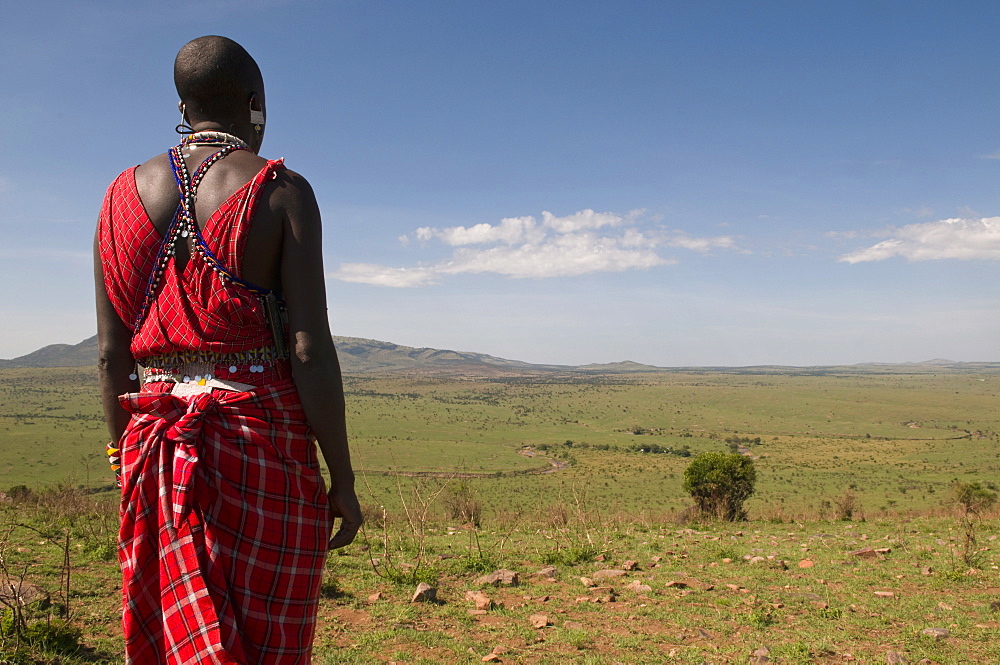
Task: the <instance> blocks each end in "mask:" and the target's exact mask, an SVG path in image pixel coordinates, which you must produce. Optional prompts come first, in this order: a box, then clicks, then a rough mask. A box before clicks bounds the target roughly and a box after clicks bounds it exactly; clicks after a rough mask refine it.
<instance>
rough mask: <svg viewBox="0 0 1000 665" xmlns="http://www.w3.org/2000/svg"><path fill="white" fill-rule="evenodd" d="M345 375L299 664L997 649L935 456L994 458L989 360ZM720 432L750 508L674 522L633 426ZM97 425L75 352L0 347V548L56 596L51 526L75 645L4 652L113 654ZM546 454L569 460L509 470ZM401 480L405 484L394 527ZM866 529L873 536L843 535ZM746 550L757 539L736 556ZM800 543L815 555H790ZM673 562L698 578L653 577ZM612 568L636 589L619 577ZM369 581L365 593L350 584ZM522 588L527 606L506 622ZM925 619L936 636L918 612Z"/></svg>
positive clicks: (946, 478)
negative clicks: (742, 455)
mask: <svg viewBox="0 0 1000 665" xmlns="http://www.w3.org/2000/svg"><path fill="white" fill-rule="evenodd" d="M346 387H347V393H348V394H347V398H348V409H349V417H350V421H349V425H350V431H351V437H352V450H353V452H354V457H355V460H356V466H357V467H358V468H359V469H363V470H365V471H363V472H361V473H359V494H360V495H361V498H362V503H363V504H364V505H365V508H366V512H367V514H368V519H369V521H368V524H367V526H366V527H365V533H364V535H363V537H361V538H360V539H359V542H358V544H357V545H356V546H353V547H352V548H350V549H348V550H347V551H346V552H343V553H339V554H337V555H334V556H331V558H330V563H329V567H330V576H329V577H328V579H327V580H326V582H325V584H324V590H325V593H324V597H323V600H322V604H321V615H322V620H321V623H320V627H319V630H318V635H317V655H316V662H318V663H373V662H389V661H391V660H394V659H395V660H397V661H399V662H406V663H439V662H445V663H461V662H479V660H480V658H481V657H482V656H484V655H486V653H488V652H489V651H490V650H491V649H493V648H494V647H503V648H506V649H508V651H507V652H505V654H502V655H501V658H502V659H503V660H504V661H505V662H524V663H564V662H567V661H572V662H582V663H595V664H598V663H600V664H605V663H606V664H611V663H615V662H630V663H659V662H663V661H664V658H665V657H666V658H667V659H668V661H669V662H677V663H700V662H715V663H723V662H746V660H747V659H748V657H749V654H750V652H751V651H752V650H753V649H754V648H757V647H759V646H761V645H766V646H768V647H769V648H770V649H771V651H772V660H775V661H777V660H779V659H780V661H781V662H787V663H798V662H801V663H809V662H831V663H832V662H843V661H844V659H845V658H846V657H845V656H844V654H847V653H850V654H852V656H853V657H854V658H855V659H857V660H858V661H861V662H885V653H886V651H888V650H893V651H900V652H904V653H905V654H906V655H907V657H908V658H909V660H910V662H917V661H918V660H920V659H921V658H930V659H932V660H934V661H935V662H940V663H949V662H951V663H961V662H995V661H997V660H998V659H1000V654H997V652H996V650H997V647H996V645H997V644H998V643H1000V641H998V639H997V638H998V637H1000V613H997V612H995V611H994V610H993V609H992V607H993V606H992V603H995V602H998V601H1000V590H998V588H1000V587H998V586H997V584H996V582H995V579H996V575H997V574H998V570H1000V569H998V565H1000V561H998V557H997V553H996V543H997V542H998V540H997V537H998V535H1000V521H998V520H997V518H996V517H995V516H991V517H990V518H989V519H987V520H986V521H985V522H984V523H983V524H981V525H980V526H979V529H978V531H977V535H978V546H979V549H980V551H979V552H978V554H977V555H976V556H977V559H976V566H977V571H973V572H972V573H970V571H969V567H968V565H966V564H965V563H964V562H963V561H962V555H963V538H964V532H963V531H962V529H961V528H960V525H959V523H958V521H957V519H956V518H955V517H954V514H953V513H951V512H949V510H950V509H949V506H948V505H946V504H947V498H948V490H949V487H950V485H951V483H952V482H953V481H954V480H956V479H958V480H962V481H966V482H969V481H980V482H983V483H985V484H987V485H988V484H989V483H991V482H997V481H1000V477H998V474H997V471H998V469H1000V438H998V434H997V432H1000V412H998V411H997V409H996V400H997V395H998V393H1000V375H997V374H989V373H980V374H960V373H948V374H933V373H921V374H900V373H894V374H884V375H876V374H853V373H850V372H849V371H845V372H842V373H825V374H817V375H815V376H809V375H794V376H792V375H780V374H711V373H697V374H694V373H692V374H679V373H663V374H642V375H634V376H618V377H609V376H591V377H586V376H583V377H580V376H577V377H563V378H558V379H556V378H550V379H546V380H544V381H543V380H539V379H537V378H534V379H531V378H507V379H503V380H458V379H450V378H449V379H433V378H421V379H419V380H417V379H407V378H401V377H399V376H384V377H364V378H351V377H349V378H348V379H347V383H346ZM634 431H641V432H644V433H642V434H638V435H637V434H634V433H633V432H634ZM732 437H740V438H741V439H742V440H746V439H750V440H751V443H750V444H748V446H747V447H748V448H749V452H750V454H751V455H753V456H754V457H755V458H756V460H755V464H756V468H757V471H758V484H757V494H756V495H755V496H754V497H753V498H752V499H751V500H750V502H749V503H748V508H749V514H750V518H751V521H750V522H748V523H742V524H734V525H686V524H684V523H681V522H678V519H679V517H678V516H679V513H680V512H681V511H682V510H683V509H684V508H686V507H687V506H688V505H689V504H690V500H689V499H688V498H687V497H685V495H684V493H683V491H682V489H681V484H682V480H683V472H684V469H685V467H686V466H687V465H688V464H689V463H690V461H691V458H687V457H680V456H677V455H673V454H652V453H645V454H644V453H639V452H634V448H635V444H636V443H655V444H657V445H659V446H660V447H670V448H674V449H679V448H681V447H682V446H688V447H689V449H690V451H691V452H692V453H693V454H698V453H700V452H705V451H726V450H728V449H729V448H728V444H727V443H726V439H727V438H732ZM758 438H759V443H756V440H757V439H758ZM105 440H106V436H105V430H104V427H103V423H102V422H101V418H100V413H99V405H98V402H97V389H96V380H95V374H94V371H93V370H92V369H50V370H23V369H19V370H0V453H2V454H0V491H6V490H8V489H9V488H10V487H12V486H15V485H26V486H28V487H29V488H31V489H33V490H34V492H35V497H34V498H31V499H30V500H28V501H27V502H22V503H19V504H6V505H5V506H3V505H0V550H2V551H0V554H3V557H4V559H3V560H4V565H6V566H7V567H8V570H9V571H27V573H26V575H27V579H28V580H29V581H33V582H35V583H38V584H40V585H41V586H43V587H45V588H47V589H49V590H50V592H51V593H52V594H53V604H52V606H51V608H49V609H45V610H39V614H38V616H36V617H35V618H34V620H47V619H48V618H56V619H58V618H59V617H60V616H61V614H60V613H61V612H63V609H61V608H64V606H65V603H66V599H65V598H61V597H60V596H59V594H58V593H56V592H57V590H58V589H59V579H60V575H61V572H62V561H63V558H62V557H63V554H64V553H63V551H62V549H61V546H60V545H59V543H62V542H64V540H62V539H64V538H65V536H66V535H67V534H68V535H69V537H70V542H71V547H70V553H71V559H72V563H73V585H72V587H71V594H70V597H69V599H68V600H69V604H70V607H71V609H72V611H73V612H74V615H73V617H72V618H71V625H73V626H78V627H81V628H82V629H83V635H82V637H81V638H80V640H79V649H77V651H74V652H73V653H69V654H67V653H62V654H57V653H55V652H52V651H51V649H49V647H44V646H38V647H37V648H36V647H31V648H32V649H34V651H33V652H31V653H30V654H28V655H27V656H25V658H29V657H31V658H35V659H36V660H37V661H39V662H57V661H58V662H62V663H66V664H67V665H74V664H76V663H88V662H101V663H105V662H108V663H115V662H121V661H120V657H119V656H118V654H119V652H120V650H121V647H120V629H119V628H118V612H119V602H120V600H119V596H118V590H117V564H116V562H115V556H114V548H113V545H112V543H113V538H114V531H115V519H116V516H115V511H114V494H113V490H112V489H111V488H110V473H109V472H108V471H107V469H106V467H105V462H104V455H103V447H104V442H105ZM525 446H527V447H528V448H525ZM525 450H530V451H533V452H534V453H535V454H534V456H526V455H524V454H519V453H520V452H523V451H525ZM550 459H554V460H557V461H559V462H562V463H565V464H567V465H568V466H566V468H562V469H559V470H556V471H554V472H552V473H545V474H526V473H525V472H526V471H530V470H536V469H540V468H542V467H548V466H549V460H550ZM390 471H399V472H405V473H425V474H430V475H425V476H423V477H397V476H393V475H387V473H388V472H390ZM453 474H461V475H463V476H469V477H464V478H463V479H462V482H464V483H467V485H468V488H469V492H470V493H471V496H472V498H474V499H475V500H476V501H478V502H479V503H480V504H481V506H482V508H483V516H482V522H481V527H480V528H475V527H473V526H471V525H463V524H461V523H459V521H458V520H456V519H452V518H450V517H449V516H448V513H447V511H446V509H445V506H444V505H443V503H442V501H441V499H440V497H439V498H438V499H434V500H432V499H431V497H433V496H434V495H435V493H437V492H438V490H440V489H441V488H442V486H443V485H446V484H449V483H454V482H455V481H454V480H451V479H450V476H451V475H453ZM81 488H83V489H81ZM87 488H94V489H98V490H102V491H98V492H96V493H91V492H90V491H89V490H87ZM85 490H87V491H85ZM847 490H850V491H852V492H854V493H855V494H856V496H857V500H858V502H859V504H860V506H859V509H858V510H857V511H856V512H855V515H854V517H855V521H852V522H840V521H835V520H834V519H833V518H834V516H835V514H836V502H837V500H839V499H841V498H842V497H843V496H844V493H845V491H847ZM442 496H444V495H442ZM404 503H405V504H406V505H407V506H408V507H410V508H411V509H413V508H422V507H423V504H425V503H426V504H427V508H428V511H427V517H426V519H425V520H424V521H423V522H419V521H418V523H417V524H415V525H414V526H416V527H417V530H416V531H415V530H414V529H413V528H412V527H411V524H410V523H409V522H408V521H407V520H406V519H405V518H404V516H403V511H402V510H401V508H402V506H403V504H404ZM382 507H384V513H383V508H382ZM383 514H384V516H385V519H384V520H383V519H382V516H383ZM18 525H21V526H18ZM32 529H34V530H32ZM39 531H42V532H43V533H42V534H39V533H38V532H39ZM4 534H8V535H6V536H4ZM864 545H872V546H876V547H890V548H891V550H892V552H891V553H890V554H888V555H887V556H886V557H885V559H884V560H858V559H855V558H852V557H851V556H849V555H848V554H847V553H848V552H850V551H851V550H854V549H858V548H859V547H862V546H864ZM366 549H367V551H365V550H366ZM597 555H602V556H604V557H605V559H606V561H605V562H604V563H598V562H595V561H594V557H595V556H597ZM755 555H759V556H763V557H765V562H764V563H762V564H748V563H746V561H745V560H744V557H746V556H755ZM371 558H376V559H378V560H379V562H380V566H378V567H374V568H373V566H372V563H371ZM626 559H632V560H635V561H638V562H639V563H640V570H639V571H637V572H634V573H630V574H629V576H628V577H627V578H625V581H621V580H614V581H612V582H610V584H611V585H612V586H614V587H615V588H616V590H617V592H618V599H617V601H616V602H614V603H593V602H590V600H589V599H587V598H586V595H587V593H588V592H587V589H586V588H585V587H583V585H582V584H581V583H580V581H579V578H580V577H586V576H589V575H591V574H593V573H594V572H595V571H596V570H597V569H599V568H601V567H607V566H617V565H621V563H622V562H624V561H625V560H626ZM805 559H808V560H810V561H812V562H813V566H812V567H808V568H800V567H799V565H798V562H799V561H801V560H805ZM725 560H729V561H728V562H727V561H725ZM547 564H552V565H555V566H556V567H557V568H558V569H559V578H558V580H557V581H556V582H554V583H541V582H538V581H535V580H532V579H531V578H530V575H531V573H532V572H534V571H536V570H538V569H539V568H541V567H542V566H544V565H547ZM500 567H507V568H512V569H515V570H518V571H520V572H521V574H522V585H521V586H520V587H517V588H515V589H498V590H493V589H487V590H486V591H487V593H488V594H489V595H490V597H491V598H492V599H493V600H494V603H495V605H496V609H493V610H490V611H489V612H488V613H487V614H486V615H484V616H473V615H470V614H469V613H468V610H469V609H470V608H471V605H470V604H469V603H468V602H467V601H465V600H464V593H465V591H466V590H469V589H474V588H478V587H476V586H475V585H474V584H473V583H472V581H473V580H474V579H475V577H477V576H479V575H481V574H482V573H484V572H490V571H491V570H493V569H496V568H500ZM925 567H930V568H931V569H932V573H931V574H930V575H923V574H922V573H921V570H922V569H923V568H925ZM414 570H416V572H415V573H414V572H412V571H414ZM689 578H695V579H697V580H699V581H700V582H702V583H703V586H700V587H697V588H687V589H675V588H668V587H667V586H666V584H667V582H669V581H671V580H678V579H689ZM633 579H639V580H641V581H643V582H644V583H646V584H649V585H650V586H652V587H653V592H652V593H651V594H649V595H648V596H640V595H637V594H635V593H633V592H632V591H629V590H628V589H627V588H625V584H626V583H627V582H628V581H631V580H633ZM417 581H430V582H433V583H436V584H438V586H439V587H440V591H439V596H440V597H441V599H442V601H443V602H442V603H440V604H436V605H432V604H428V605H423V604H421V605H410V604H409V603H408V601H409V595H410V594H411V593H412V588H411V587H412V586H413V585H415V584H416V582H417ZM707 586H711V587H712V588H711V589H710V590H709V589H707V588H705V587H707ZM731 587H733V588H731ZM875 590H885V591H892V592H893V593H895V597H894V598H891V599H885V598H878V597H875V596H874V595H873V591H875ZM375 591H380V592H381V593H382V594H383V597H382V599H381V600H379V601H376V602H369V601H368V600H367V599H368V597H369V595H370V594H372V593H373V592H375ZM815 597H819V598H820V599H821V601H819V602H818V601H816V600H815ZM543 598H545V599H544V600H542V599H543ZM580 598H584V600H582V601H581V600H579V599H580ZM939 603H943V604H944V605H946V606H949V607H951V608H952V609H951V610H947V609H942V608H941V607H940V606H939ZM538 612H542V613H546V614H547V615H548V616H549V619H550V623H551V624H552V625H551V626H550V627H548V628H545V629H542V630H537V629H534V628H532V627H531V626H530V624H529V622H528V616H529V615H530V614H533V613H538ZM566 621H570V622H571V623H570V624H569V626H568V627H566V626H564V625H563V624H564V623H565V622H566ZM930 626H941V627H947V628H949V630H950V631H951V633H952V637H950V638H948V639H947V640H944V641H941V642H934V641H933V639H931V638H928V637H926V636H923V635H920V634H919V630H920V629H921V628H925V627H930ZM3 639H4V638H0V644H4V643H3V642H2V640H3ZM6 644H8V645H9V642H7V643H6ZM3 648H4V647H2V646H0V653H6V652H5V651H3ZM46 649H49V651H46ZM470 649H471V650H472V652H471V653H470ZM71 651H72V650H71ZM671 654H672V655H671ZM0 662H2V658H0ZM26 662H28V661H26Z"/></svg>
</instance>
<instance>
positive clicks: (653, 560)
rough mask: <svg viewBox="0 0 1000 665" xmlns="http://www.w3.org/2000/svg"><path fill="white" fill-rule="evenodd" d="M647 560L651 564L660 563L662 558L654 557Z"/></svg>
mask: <svg viewBox="0 0 1000 665" xmlns="http://www.w3.org/2000/svg"><path fill="white" fill-rule="evenodd" d="M649 560H650V561H652V562H653V563H660V562H661V561H663V557H662V556H654V557H650V559H649Z"/></svg>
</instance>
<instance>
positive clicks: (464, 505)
mask: <svg viewBox="0 0 1000 665" xmlns="http://www.w3.org/2000/svg"><path fill="white" fill-rule="evenodd" d="M441 500H442V501H443V502H444V507H445V510H447V511H448V516H449V517H451V518H452V519H457V520H462V521H463V522H465V523H467V524H472V525H473V526H477V527H478V526H479V525H480V520H481V519H482V511H483V507H482V504H480V503H479V498H478V497H477V496H476V492H475V490H473V489H472V486H471V485H470V484H469V483H467V482H466V481H464V480H461V481H459V482H457V483H454V484H452V485H449V486H448V489H447V490H446V491H445V493H444V495H443V496H442V497H441Z"/></svg>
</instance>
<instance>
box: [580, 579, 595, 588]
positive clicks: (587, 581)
mask: <svg viewBox="0 0 1000 665" xmlns="http://www.w3.org/2000/svg"><path fill="white" fill-rule="evenodd" d="M580 583H581V584H583V586H585V587H592V586H597V582H595V581H594V580H592V579H590V578H589V577H581V578H580Z"/></svg>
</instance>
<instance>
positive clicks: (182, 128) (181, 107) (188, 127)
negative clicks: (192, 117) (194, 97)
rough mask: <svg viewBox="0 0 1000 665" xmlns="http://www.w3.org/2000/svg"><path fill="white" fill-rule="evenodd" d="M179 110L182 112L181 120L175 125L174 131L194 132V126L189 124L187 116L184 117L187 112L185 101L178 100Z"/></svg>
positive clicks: (179, 132) (181, 132)
mask: <svg viewBox="0 0 1000 665" xmlns="http://www.w3.org/2000/svg"><path fill="white" fill-rule="evenodd" d="M177 110H178V111H180V112H181V121H180V123H179V124H178V125H177V126H176V127H174V131H175V132H177V133H178V134H193V133H194V128H192V127H191V125H189V124H188V121H187V118H185V117H184V116H185V115H186V114H187V107H186V106H184V102H182V101H181V102H177Z"/></svg>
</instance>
